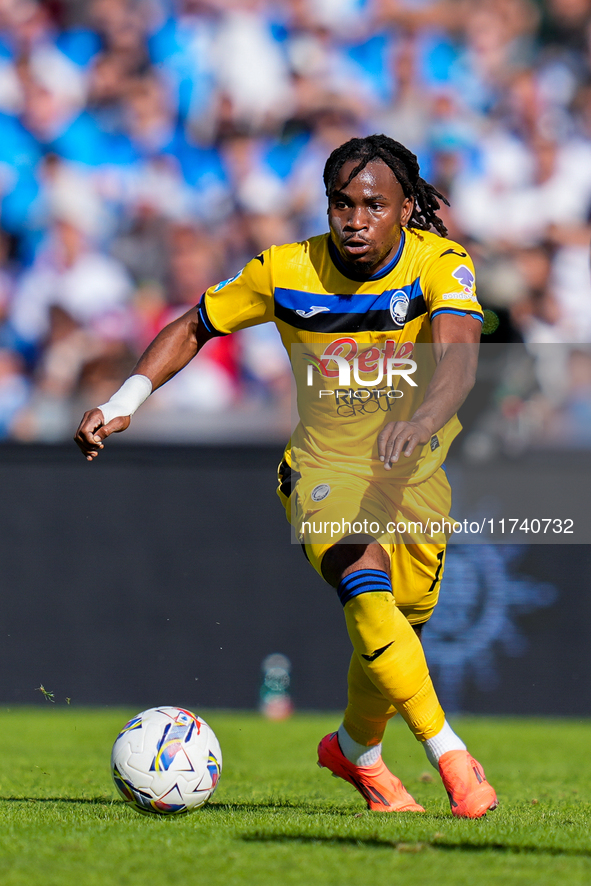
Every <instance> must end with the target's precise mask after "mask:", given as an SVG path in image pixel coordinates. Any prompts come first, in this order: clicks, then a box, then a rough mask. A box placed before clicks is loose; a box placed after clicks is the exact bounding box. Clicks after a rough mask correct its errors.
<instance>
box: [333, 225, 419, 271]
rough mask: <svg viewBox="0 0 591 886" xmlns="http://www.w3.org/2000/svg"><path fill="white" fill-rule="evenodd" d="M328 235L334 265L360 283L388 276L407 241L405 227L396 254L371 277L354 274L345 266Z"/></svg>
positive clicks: (398, 259)
mask: <svg viewBox="0 0 591 886" xmlns="http://www.w3.org/2000/svg"><path fill="white" fill-rule="evenodd" d="M327 236H328V254H329V255H330V257H331V259H332V262H333V264H334V266H335V267H336V269H337V271H339V273H341V274H342V275H343V277H348V278H349V280H355V281H357V282H358V283H369V282H370V281H371V280H381V279H382V277H386V276H387V275H388V274H389V273H390V271H392V270H393V269H394V268H395V267H396V265H397V264H398V262H399V261H400V258H401V256H402V251H403V249H404V243H405V241H406V235H405V233H404V228H402V229H401V231H400V243H399V244H398V249H397V250H396V255H395V256H394V258H391V259H390V261H389V262H388V264H387V265H386V267H385V268H382V270H381V271H377V272H376V273H375V274H372V276H371V277H364V276H361V275H360V274H353V273H352V272H351V271H350V270H349V269H348V268H346V267H345V264H344V263H343V260H342V259H341V257H340V255H339V253H338V250H337V248H336V246H335V245H334V243H333V242H332V237H331V236H330V234H328V235H327Z"/></svg>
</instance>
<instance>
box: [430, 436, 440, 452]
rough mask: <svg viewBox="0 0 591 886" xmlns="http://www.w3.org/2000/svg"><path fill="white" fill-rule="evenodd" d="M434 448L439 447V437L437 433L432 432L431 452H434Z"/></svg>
mask: <svg viewBox="0 0 591 886" xmlns="http://www.w3.org/2000/svg"><path fill="white" fill-rule="evenodd" d="M436 449H439V438H438V436H437V434H433V436H432V437H431V452H435V450H436Z"/></svg>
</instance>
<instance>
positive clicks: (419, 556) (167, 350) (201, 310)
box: [75, 135, 497, 818]
mask: <svg viewBox="0 0 591 886" xmlns="http://www.w3.org/2000/svg"><path fill="white" fill-rule="evenodd" d="M324 181H325V185H326V192H327V196H328V221H329V227H330V233H328V234H323V235H321V236H318V237H312V238H310V239H309V240H306V241H303V242H301V243H292V244H288V245H284V246H278V247H277V246H271V248H270V249H267V250H265V251H264V252H262V253H261V254H260V255H257V256H256V257H255V258H253V259H252V261H250V262H249V263H248V264H247V265H246V267H245V268H244V269H243V270H242V271H241V272H240V273H238V274H237V275H236V276H235V277H233V278H231V279H230V280H226V281H223V282H222V283H219V284H218V285H217V286H212V287H211V288H210V289H208V290H207V291H206V292H205V293H204V295H203V296H202V298H201V301H200V303H199V305H198V306H196V307H195V308H193V309H192V310H190V311H188V312H187V313H186V314H185V315H184V316H183V317H181V318H180V319H178V320H176V321H174V322H173V323H171V324H170V325H169V326H167V327H166V328H165V329H164V330H162V332H160V334H159V335H158V336H157V337H156V338H155V339H154V341H153V342H152V344H151V345H149V347H148V348H147V350H146V352H145V353H144V354H143V355H142V357H141V358H140V360H139V362H138V364H137V366H136V367H135V370H134V374H133V375H132V376H131V377H130V378H129V379H127V381H126V382H125V383H124V384H123V386H122V387H121V388H120V389H119V390H118V391H117V392H116V393H115V394H114V395H113V397H112V398H111V399H110V400H109V402H108V403H105V404H103V405H102V406H99V407H96V408H94V409H91V410H90V411H88V412H86V413H85V414H84V417H83V419H82V422H81V424H80V426H79V428H78V431H77V433H76V437H75V439H76V442H77V443H78V445H79V447H80V449H81V450H82V452H83V454H84V455H85V456H86V458H87V459H88V460H89V461H92V460H93V459H94V458H96V456H97V455H98V454H99V452H100V450H101V449H102V448H103V446H104V441H105V439H106V438H107V437H108V436H109V435H110V434H112V433H114V432H119V431H123V430H125V429H126V428H127V427H128V426H129V423H130V420H131V416H132V415H133V413H134V412H135V410H136V409H137V408H138V406H139V405H141V403H142V402H143V401H144V400H145V399H146V398H147V397H148V396H149V394H150V393H151V392H152V391H153V390H155V389H156V388H158V387H160V385H162V384H164V383H165V382H166V381H168V379H170V378H172V377H173V376H174V375H175V374H176V373H177V372H178V371H179V370H180V369H182V368H183V367H184V366H185V365H186V364H187V363H188V362H189V361H190V360H191V359H192V358H193V357H194V356H195V354H196V353H197V352H198V351H199V350H200V348H201V347H203V345H204V344H205V343H206V342H207V341H208V340H209V339H210V338H212V337H213V336H217V335H228V334H230V333H231V332H234V331H235V330H237V329H244V328H245V327H248V326H252V325H254V324H257V323H265V322H267V321H272V322H274V323H275V324H276V325H277V328H278V329H279V332H280V334H281V336H282V339H283V343H284V345H285V347H286V348H287V350H288V352H290V353H291V358H292V365H293V367H294V372H295V374H296V380H297V381H298V407H299V411H300V424H299V425H298V428H297V429H296V431H295V432H294V435H293V436H292V439H291V441H290V443H289V444H288V447H287V449H286V451H285V454H284V458H283V461H282V463H281V465H280V468H279V495H280V498H281V500H282V502H283V504H284V505H285V507H286V510H287V514H288V517H289V519H290V520H291V522H292V523H293V525H294V526H295V528H296V532H297V533H298V535H299V538H300V541H301V542H302V544H303V546H304V551H305V554H306V556H307V558H308V560H309V561H310V563H311V565H312V566H313V567H314V568H315V569H316V570H317V571H318V572H319V573H320V574H321V575H322V576H323V577H324V578H325V579H326V581H327V582H329V584H331V585H332V586H333V587H334V588H336V591H337V594H338V596H339V599H340V601H341V603H342V605H343V608H344V615H345V621H346V625H347V630H348V632H349V636H350V639H351V642H352V646H353V654H352V658H351V664H350V668H349V676H348V705H347V709H346V711H345V714H344V718H343V722H342V724H341V726H340V727H339V729H338V731H337V732H334V733H332V734H330V735H327V736H325V737H324V738H323V739H322V741H321V742H320V745H319V747H318V761H319V765H320V766H322V767H326V768H328V769H330V770H331V771H332V772H333V773H334V774H335V775H337V776H339V777H341V778H343V779H345V780H346V781H348V782H350V783H351V784H352V785H353V786H354V787H355V788H356V789H357V790H358V791H359V792H360V793H361V794H362V796H363V797H364V799H365V800H366V802H367V804H368V806H369V808H370V809H374V810H379V811H383V812H393V811H409V812H422V811H424V810H423V809H422V807H421V806H419V804H418V803H416V802H415V801H414V800H413V798H412V797H411V795H410V794H409V793H408V792H407V791H406V789H405V788H404V786H403V785H402V783H401V782H400V780H399V779H398V778H396V776H395V775H393V774H392V773H391V772H390V771H389V770H388V769H387V767H386V766H385V764H384V762H383V760H382V756H381V748H382V737H383V734H384V731H385V728H386V725H387V722H388V720H389V719H390V718H391V717H392V716H393V715H394V714H395V713H397V712H398V713H400V715H401V716H402V717H403V718H404V720H405V721H406V723H407V724H408V726H409V728H410V730H411V732H412V733H413V734H414V736H415V737H416V738H417V739H418V740H419V741H420V742H421V743H422V744H423V747H424V748H425V751H426V754H427V757H428V759H429V761H430V762H431V763H432V764H433V766H434V767H435V768H436V769H438V771H439V773H440V775H441V778H442V780H443V784H444V786H445V789H446V791H447V792H448V795H449V799H450V803H451V811H452V813H453V814H454V815H456V816H459V817H463V818H478V817H480V816H482V815H484V814H485V813H486V812H487V811H488V810H489V809H494V808H495V807H496V805H497V798H496V795H495V792H494V790H493V788H492V787H491V785H490V784H489V783H488V782H487V780H486V777H485V775H484V771H483V769H482V767H481V765H480V764H479V763H478V762H477V761H476V760H474V758H473V757H471V756H470V754H469V753H468V751H467V749H466V746H465V745H464V743H463V742H462V740H461V739H460V738H459V737H458V736H457V735H456V734H455V733H454V731H453V730H452V729H451V727H450V725H449V724H448V722H447V720H446V718H445V714H444V712H443V710H442V708H441V705H440V704H439V701H438V698H437V695H436V693H435V690H434V687H433V684H432V682H431V677H430V675H429V671H428V668H427V663H426V660H425V656H424V654H423V649H422V645H421V642H420V632H421V628H422V626H423V624H424V623H425V622H426V621H427V620H428V618H429V617H430V615H431V613H432V611H433V608H434V607H435V605H436V602H437V596H438V591H439V585H440V582H441V578H442V574H443V566H444V555H445V537H444V535H443V536H442V535H441V534H439V535H438V536H437V538H436V540H435V541H429V542H427V541H426V538H425V535H424V534H423V535H422V536H420V537H419V538H418V539H416V538H408V537H406V541H405V540H404V538H403V537H402V536H403V535H404V532H403V530H404V523H405V521H409V520H410V519H412V520H417V519H419V518H420V519H421V520H424V519H427V518H428V517H429V516H433V515H436V516H437V517H438V518H444V517H446V516H447V515H448V514H449V508H450V490H449V485H448V482H447V478H446V476H445V471H444V469H443V467H442V465H443V462H444V459H445V456H446V453H447V451H448V449H449V446H450V443H451V441H452V440H453V438H454V437H455V436H456V434H457V433H458V431H459V429H460V425H459V422H458V420H457V417H456V412H457V410H458V408H459V406H460V405H461V404H462V402H463V401H464V399H465V397H466V396H467V394H468V392H469V391H470V389H471V387H472V385H473V383H474V377H475V371H476V362H477V351H478V343H479V340H480V330H481V321H482V310H481V308H480V306H479V304H478V302H477V299H476V295H475V290H474V271H473V265H472V262H471V260H470V258H469V256H468V255H467V253H466V251H465V250H464V249H463V247H462V246H460V245H459V244H457V243H454V242H453V241H450V240H448V239H445V238H446V234H447V230H446V228H445V226H444V224H443V222H442V220H441V219H440V218H439V216H438V215H437V210H438V209H439V208H440V202H439V201H440V200H442V199H444V198H443V197H442V195H441V194H439V192H438V191H436V190H435V188H434V187H433V186H432V185H430V184H428V183H427V182H425V181H424V179H422V178H421V177H420V175H419V166H418V163H417V160H416V157H415V156H414V154H412V153H411V152H410V151H409V150H407V149H406V148H405V147H404V146H403V145H401V144H400V143H399V142H396V141H394V140H392V139H390V138H387V137H386V136H384V135H372V136H369V137H367V138H363V139H352V140H351V141H349V142H347V143H345V144H344V145H341V146H340V147H339V148H337V149H336V150H335V151H333V153H332V154H331V155H330V157H329V158H328V161H327V163H326V167H325V170H324ZM433 229H434V230H433ZM420 348H428V349H429V351H430V354H431V359H432V364H433V366H432V370H433V371H432V373H431V377H430V380H429V381H428V383H427V384H426V386H425V387H424V389H422V390H421V394H420V397H419V398H418V400H417V394H416V388H417V387H419V386H418V385H416V383H415V385H414V386H413V385H412V381H411V382H409V383H408V385H407V386H406V387H407V388H408V390H403V388H404V379H402V377H401V376H399V377H398V378H397V381H396V384H395V383H394V374H393V373H394V371H395V369H396V367H400V366H402V367H403V368H404V367H406V368H409V367H410V368H411V369H412V366H413V361H412V358H411V355H412V356H416V354H415V351H416V353H417V354H418V351H419V349H420ZM302 349H304V350H305V351H306V352H307V354H306V359H307V360H308V363H307V367H306V369H305V371H303V370H302V366H301V365H300V364H301V361H298V360H297V359H296V355H298V354H299V353H301V351H302ZM310 350H311V351H313V352H314V353H312V354H310V353H309V351H310ZM394 358H396V359H394ZM405 360H406V362H404V361H405ZM409 361H410V362H409ZM418 362H421V363H424V362H425V360H422V361H419V357H418V356H416V359H415V360H414V365H415V367H416V365H417V364H418ZM296 364H297V365H296ZM343 364H344V365H345V369H346V368H347V366H350V365H354V367H355V372H356V373H357V374H356V379H357V380H358V381H360V385H357V386H356V388H355V390H354V389H353V387H351V388H350V390H349V391H348V392H347V391H343V390H340V391H339V389H338V387H336V386H337V385H338V384H340V376H339V381H338V382H337V381H336V377H337V376H338V375H339V371H340V370H341V369H342V367H343ZM384 367H385V368H386V369H388V368H389V369H390V373H389V374H388V384H387V385H386V386H385V387H382V388H379V389H378V388H376V387H375V382H376V378H377V379H379V378H381V375H380V372H381V371H383V370H384ZM368 373H371V374H372V380H370V379H369V378H361V376H362V375H364V374H365V375H366V376H367V375H368ZM304 378H305V379H306V383H305V384H304V380H303V379H304ZM408 378H409V376H407V379H406V380H407V381H408ZM317 380H322V383H324V384H325V386H326V385H328V387H325V390H324V391H323V392H319V391H318V390H317V389H315V388H314V386H312V387H306V385H309V383H310V381H312V382H313V385H314V384H315V383H316V381H317ZM341 387H342V386H341ZM362 389H363V390H364V391H365V393H364V394H363V396H362V397H359V396H357V395H360V394H361V393H362ZM388 391H390V394H389V393H388ZM392 391H394V392H396V391H399V392H400V391H401V392H402V397H401V399H397V398H398V396H399V395H398V394H396V393H394V395H393V396H391V394H392ZM409 391H411V392H414V397H413V396H411V397H408V396H406V395H407V393H408V392H409ZM316 395H318V397H316ZM368 398H369V399H370V400H371V404H370V402H369V399H368ZM398 403H400V404H402V403H406V404H407V406H406V411H404V409H399V410H398V411H397V409H398V406H397V404H398ZM408 404H411V407H412V408H411V409H410V411H409V406H408ZM370 406H371V408H370ZM390 419H394V420H390ZM401 522H402V526H401ZM333 524H334V525H337V524H338V525H340V526H342V532H341V533H340V535H339V534H337V535H336V536H335V537H333V536H332V529H331V532H330V533H329V534H327V526H331V527H332V525H333ZM355 524H357V528H356V526H355ZM319 525H320V529H319V528H318V526H319ZM351 526H353V529H351V528H350V527H351ZM359 527H363V531H358V528H359ZM388 527H389V529H388ZM323 528H324V531H323ZM401 533H402V535H401ZM329 536H330V537H329Z"/></svg>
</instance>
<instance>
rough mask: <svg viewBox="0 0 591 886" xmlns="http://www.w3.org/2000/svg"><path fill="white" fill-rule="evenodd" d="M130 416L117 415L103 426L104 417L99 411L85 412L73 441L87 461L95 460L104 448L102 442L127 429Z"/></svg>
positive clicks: (90, 410)
mask: <svg viewBox="0 0 591 886" xmlns="http://www.w3.org/2000/svg"><path fill="white" fill-rule="evenodd" d="M130 422H131V416H129V415H118V416H117V418H112V419H111V421H110V422H109V423H108V424H104V416H103V413H102V412H101V410H100V409H97V408H95V409H89V411H88V412H85V413H84V415H83V417H82V421H81V422H80V425H79V426H78V430H77V431H76V434H75V436H74V440H75V441H76V443H77V444H78V446H79V447H80V449H81V450H82V454H83V455H84V456H85V457H86V460H87V461H92V460H93V458H96V457H97V455H98V454H99V452H100V450H101V449H103V448H104V443H103V440H106V438H107V437H109V436H110V435H111V434H119V433H120V432H121V431H125V430H126V429H127V428H128V427H129V423H130Z"/></svg>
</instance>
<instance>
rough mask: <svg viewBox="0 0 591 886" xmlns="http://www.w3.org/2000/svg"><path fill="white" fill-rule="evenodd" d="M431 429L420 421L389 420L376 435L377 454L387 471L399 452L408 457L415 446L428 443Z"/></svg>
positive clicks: (398, 455)
mask: <svg viewBox="0 0 591 886" xmlns="http://www.w3.org/2000/svg"><path fill="white" fill-rule="evenodd" d="M431 437H432V431H431V429H430V428H429V427H427V425H426V424H423V422H420V421H389V422H388V424H387V425H386V426H385V428H384V430H383V431H382V432H381V434H380V435H379V437H378V455H379V457H380V461H383V462H384V467H385V469H386V470H387V471H389V470H390V468H391V466H392V464H394V463H395V462H397V461H398V459H399V458H400V456H401V454H402V453H404V455H405V456H406V457H407V458H408V457H409V456H411V455H412V454H413V452H414V451H415V449H416V447H417V446H419V445H423V444H425V443H428V442H429V440H430V439H431Z"/></svg>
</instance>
